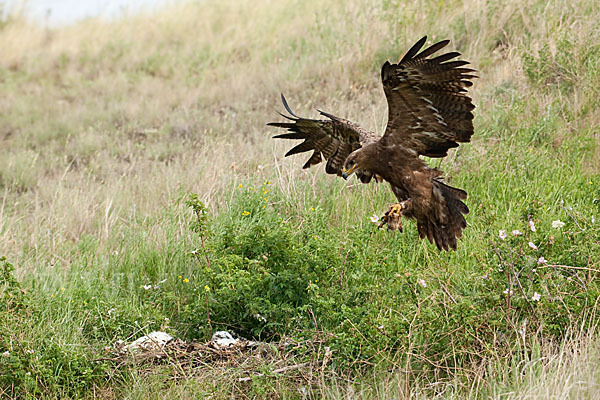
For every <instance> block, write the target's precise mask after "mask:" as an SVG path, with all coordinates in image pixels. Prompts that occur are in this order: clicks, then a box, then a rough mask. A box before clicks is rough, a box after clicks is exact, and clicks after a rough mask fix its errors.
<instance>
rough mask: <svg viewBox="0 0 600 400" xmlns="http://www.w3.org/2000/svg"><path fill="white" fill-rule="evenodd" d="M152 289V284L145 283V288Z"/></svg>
mask: <svg viewBox="0 0 600 400" xmlns="http://www.w3.org/2000/svg"><path fill="white" fill-rule="evenodd" d="M150 289H152V285H144V290H150Z"/></svg>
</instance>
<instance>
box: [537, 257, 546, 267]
mask: <svg viewBox="0 0 600 400" xmlns="http://www.w3.org/2000/svg"><path fill="white" fill-rule="evenodd" d="M537 263H538V264H540V265H544V264H546V259H545V258H544V256H541V257H540V258H538V260H537Z"/></svg>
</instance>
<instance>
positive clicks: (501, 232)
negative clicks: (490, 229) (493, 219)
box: [498, 229, 506, 240]
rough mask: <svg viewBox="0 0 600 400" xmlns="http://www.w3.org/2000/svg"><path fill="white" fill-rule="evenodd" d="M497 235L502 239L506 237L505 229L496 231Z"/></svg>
mask: <svg viewBox="0 0 600 400" xmlns="http://www.w3.org/2000/svg"><path fill="white" fill-rule="evenodd" d="M498 237H499V238H500V239H502V240H504V239H506V231H505V230H502V229H501V230H499V231H498Z"/></svg>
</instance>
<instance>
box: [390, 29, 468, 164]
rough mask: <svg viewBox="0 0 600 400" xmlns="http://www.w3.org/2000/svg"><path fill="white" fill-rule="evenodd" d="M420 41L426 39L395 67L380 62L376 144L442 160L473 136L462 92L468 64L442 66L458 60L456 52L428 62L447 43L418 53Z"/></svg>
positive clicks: (463, 91)
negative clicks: (384, 109)
mask: <svg viewBox="0 0 600 400" xmlns="http://www.w3.org/2000/svg"><path fill="white" fill-rule="evenodd" d="M426 40H427V36H425V37H423V38H422V39H421V40H419V41H418V42H417V43H416V44H415V45H414V46H413V47H412V48H411V49H410V50H409V51H408V52H407V53H406V55H405V56H404V57H403V58H402V60H401V61H400V62H399V63H398V64H390V63H389V62H387V61H386V63H385V64H383V67H382V68H381V80H382V82H383V89H384V92H385V96H386V97H387V101H388V124H387V128H386V131H385V134H384V135H383V138H382V140H383V141H384V143H386V144H387V143H389V144H401V145H402V146H404V147H408V148H411V149H413V150H415V151H417V153H419V154H420V155H424V156H428V157H444V156H446V154H447V152H448V149H450V148H453V147H458V143H457V142H468V141H469V140H470V139H471V135H472V134H473V113H472V112H471V111H472V110H473V109H474V108H475V106H474V105H473V104H472V103H471V98H470V97H469V96H467V94H466V92H467V88H468V87H470V86H471V85H472V84H473V83H472V82H471V79H472V78H475V77H476V75H474V74H473V73H474V72H476V71H475V70H473V69H470V68H463V66H464V65H466V64H469V62H468V61H462V60H458V61H448V60H451V59H453V58H455V57H458V56H459V55H460V53H457V52H451V53H446V54H442V55H440V56H437V57H435V58H429V56H431V55H432V54H433V53H435V52H436V51H438V50H440V49H441V48H443V47H444V46H446V45H447V44H448V43H449V40H444V41H441V42H438V43H436V44H434V45H432V46H430V47H428V48H427V49H425V50H423V51H422V52H421V53H418V52H419V50H420V49H421V47H423V45H424V44H425V41H426ZM417 53H418V54H417Z"/></svg>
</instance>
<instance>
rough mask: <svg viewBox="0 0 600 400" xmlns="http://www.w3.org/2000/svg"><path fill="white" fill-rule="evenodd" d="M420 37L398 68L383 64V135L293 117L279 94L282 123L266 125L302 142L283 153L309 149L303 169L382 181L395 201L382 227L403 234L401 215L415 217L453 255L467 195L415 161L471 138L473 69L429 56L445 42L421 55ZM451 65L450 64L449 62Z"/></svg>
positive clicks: (447, 57)
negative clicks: (385, 113)
mask: <svg viewBox="0 0 600 400" xmlns="http://www.w3.org/2000/svg"><path fill="white" fill-rule="evenodd" d="M426 41H427V36H425V37H423V38H421V39H420V40H419V41H418V42H417V43H415V44H414V45H413V46H412V47H411V48H410V50H408V52H407V53H406V54H405V55H404V57H402V59H401V60H400V62H398V63H397V64H391V63H390V62H389V61H386V62H385V63H384V64H383V66H382V68H381V81H382V83H383V90H384V92H385V96H386V98H387V104H388V122H387V127H386V129H385V132H384V134H383V136H381V137H380V136H378V135H376V134H375V133H373V132H370V131H369V130H366V129H364V128H361V127H360V126H359V125H357V124H355V123H353V122H350V121H348V120H346V119H343V118H339V117H337V116H335V115H332V114H329V113H326V112H324V111H321V110H318V111H319V113H320V114H321V116H322V117H324V118H321V119H308V118H302V117H299V116H297V115H296V114H294V112H293V111H292V110H291V109H290V107H289V105H288V103H287V101H286V99H285V97H284V96H283V94H282V95H281V100H282V102H283V106H284V107H285V109H286V110H287V112H288V113H289V115H285V114H283V113H279V114H280V115H281V116H283V117H284V118H286V119H287V120H289V121H288V122H271V123H269V124H268V125H270V126H275V127H278V128H285V129H287V132H286V133H283V134H279V135H276V136H274V138H280V139H297V140H298V139H301V140H303V142H302V143H300V144H298V145H297V146H295V147H293V148H292V149H291V150H290V151H288V152H287V153H286V154H285V156H290V155H293V154H297V153H302V152H306V151H313V153H312V155H311V157H310V158H309V159H308V161H306V163H305V164H304V166H303V168H309V167H311V166H313V165H316V164H319V163H320V162H321V161H322V160H323V159H325V160H327V163H326V165H325V171H326V172H327V173H328V174H336V175H338V176H341V177H343V178H344V179H347V178H348V176H349V175H351V174H353V173H354V174H356V176H357V177H358V178H359V179H360V181H361V182H363V183H369V182H370V181H371V180H373V179H374V180H376V181H381V180H385V181H387V182H389V183H390V185H391V187H392V191H393V193H394V195H395V196H396V198H397V199H398V202H397V203H394V204H392V205H391V206H390V208H389V210H388V211H387V212H386V213H385V215H384V216H382V217H381V219H380V221H381V224H380V225H379V226H380V227H382V226H383V225H387V227H388V229H390V230H398V231H400V232H402V222H401V218H402V216H404V217H406V218H411V219H414V220H416V224H417V230H418V233H419V237H420V238H421V239H423V238H427V239H428V240H429V241H430V242H431V243H435V244H436V246H437V248H438V249H439V250H442V249H443V250H446V251H448V250H449V249H452V250H456V242H457V240H458V239H459V238H460V237H461V236H462V230H463V229H464V228H466V226H467V223H466V220H465V217H464V215H466V214H468V213H469V208H468V207H467V206H466V205H465V203H464V202H463V200H465V199H466V198H467V192H465V191H464V190H462V189H458V188H455V187H452V186H450V185H448V184H447V183H444V182H443V177H442V171H441V170H439V169H438V168H432V167H430V166H428V164H427V163H426V162H425V160H423V159H422V158H421V156H426V157H432V158H441V157H445V156H446V155H447V154H448V150H449V149H451V148H454V147H458V144H459V143H465V142H469V141H470V139H471V135H472V134H473V110H474V109H475V106H474V105H473V103H472V100H471V98H470V97H469V96H468V94H467V89H468V88H469V87H471V86H472V84H473V82H472V79H473V78H476V77H477V75H476V72H477V71H476V70H474V69H471V68H465V65H467V64H469V62H468V61H463V60H453V59H455V58H456V57H458V56H460V53H458V52H448V53H445V54H440V55H436V56H434V54H435V53H436V52H438V51H439V50H441V49H442V48H444V47H445V46H446V45H447V44H448V43H449V42H450V41H449V40H443V41H440V42H437V43H435V44H433V45H431V46H429V47H427V48H426V49H425V50H422V51H420V50H421V49H422V48H423V46H424V45H425V42H426ZM451 60H452V61H451Z"/></svg>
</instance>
